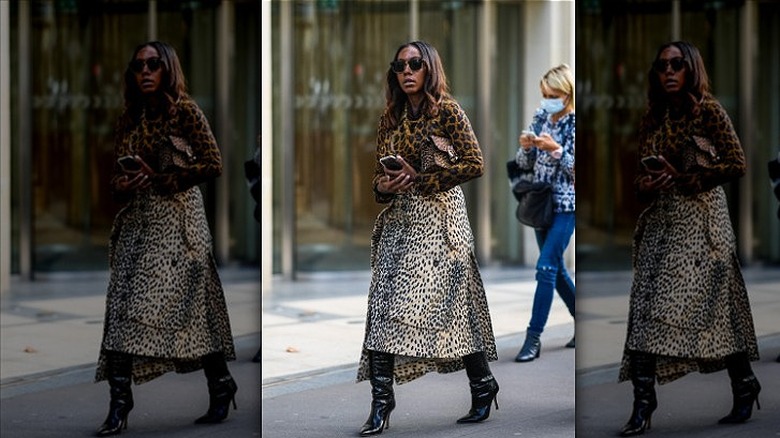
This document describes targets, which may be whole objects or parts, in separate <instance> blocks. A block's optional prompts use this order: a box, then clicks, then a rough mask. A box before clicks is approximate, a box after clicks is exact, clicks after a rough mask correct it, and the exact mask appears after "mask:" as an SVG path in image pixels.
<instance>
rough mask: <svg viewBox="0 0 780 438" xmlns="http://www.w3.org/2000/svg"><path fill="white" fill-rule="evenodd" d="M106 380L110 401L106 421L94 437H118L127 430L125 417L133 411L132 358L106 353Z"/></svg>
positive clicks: (125, 355) (120, 354)
mask: <svg viewBox="0 0 780 438" xmlns="http://www.w3.org/2000/svg"><path fill="white" fill-rule="evenodd" d="M106 361H107V364H106V367H107V370H106V371H107V374H108V376H107V380H108V385H109V387H110V394H111V401H110V402H109V405H108V415H107V416H106V421H104V422H103V424H102V425H101V426H100V428H98V430H97V433H96V434H95V436H111V435H118V434H119V433H121V432H122V429H127V415H128V414H129V413H130V411H131V410H132V409H133V391H132V389H131V388H130V385H131V383H132V377H131V374H132V357H131V356H130V355H128V354H124V353H116V352H106Z"/></svg>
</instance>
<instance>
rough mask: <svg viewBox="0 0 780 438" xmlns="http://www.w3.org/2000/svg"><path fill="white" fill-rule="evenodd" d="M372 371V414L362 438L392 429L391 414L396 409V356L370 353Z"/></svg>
mask: <svg viewBox="0 0 780 438" xmlns="http://www.w3.org/2000/svg"><path fill="white" fill-rule="evenodd" d="M368 354H369V357H368V360H369V368H370V370H371V379H370V381H371V412H370V413H369V414H368V419H367V420H366V422H365V424H363V427H361V428H360V436H369V435H378V434H380V433H382V431H383V430H384V429H385V428H386V427H390V413H391V412H392V411H393V409H395V394H394V393H393V367H394V365H395V356H393V355H392V354H390V353H382V352H379V351H369V353H368Z"/></svg>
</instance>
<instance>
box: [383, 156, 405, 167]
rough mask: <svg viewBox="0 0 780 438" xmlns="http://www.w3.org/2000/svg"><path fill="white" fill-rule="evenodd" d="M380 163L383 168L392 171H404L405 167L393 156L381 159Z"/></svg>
mask: <svg viewBox="0 0 780 438" xmlns="http://www.w3.org/2000/svg"><path fill="white" fill-rule="evenodd" d="M379 162H380V163H382V165H383V166H385V167H386V168H388V169H390V170H401V169H403V166H402V165H401V163H400V162H399V161H398V160H397V159H396V158H395V157H394V156H392V155H388V156H386V157H382V158H380V159H379Z"/></svg>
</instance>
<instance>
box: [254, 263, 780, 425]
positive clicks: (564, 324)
mask: <svg viewBox="0 0 780 438" xmlns="http://www.w3.org/2000/svg"><path fill="white" fill-rule="evenodd" d="M482 274H483V279H484V281H485V288H486V293H487V297H488V302H489V306H490V311H491V317H492V320H493V327H494V332H495V334H496V338H497V344H498V347H499V361H498V362H495V363H493V364H491V368H492V369H493V372H494V374H495V375H496V377H497V379H498V380H499V382H500V383H501V384H502V386H501V388H502V389H501V392H500V394H499V403H500V404H501V406H504V409H503V410H500V411H496V413H495V414H491V420H489V421H490V425H489V426H487V425H486V427H480V428H473V429H463V428H459V427H457V426H454V422H451V421H449V420H451V418H450V417H452V416H453V415H456V414H458V413H459V411H458V409H464V407H465V409H467V408H468V399H467V395H466V396H464V394H463V391H464V383H463V379H464V378H465V377H464V376H463V375H462V373H454V374H453V375H444V376H442V375H432V376H426V377H424V378H422V379H420V380H419V381H415V382H412V383H410V384H409V385H401V386H399V388H398V389H397V393H398V394H399V395H398V397H399V399H398V400H399V404H398V406H399V407H398V408H397V413H395V414H394V421H393V424H394V425H397V424H401V426H400V427H399V426H393V427H394V429H393V430H392V436H396V437H407V436H408V437H413V436H431V437H438V436H441V437H453V436H464V437H465V436H470V437H475V436H480V437H481V436H486V437H487V436H520V435H522V436H545V437H555V436H569V437H570V436H574V426H575V425H574V420H573V409H574V400H571V398H572V397H573V393H572V392H571V391H572V389H573V388H571V387H570V386H567V385H571V384H572V382H573V381H572V380H571V376H570V374H567V373H571V372H572V370H571V369H569V370H568V371H566V368H565V367H563V368H562V366H564V365H563V364H565V363H567V362H568V360H567V359H566V358H567V357H571V353H572V351H571V350H570V349H565V348H563V347H562V346H563V344H565V343H566V341H568V339H569V338H570V336H571V334H572V330H573V324H572V321H571V317H570V316H569V315H568V312H567V310H566V308H565V306H564V305H563V303H562V301H561V300H560V298H557V297H556V298H555V299H554V301H553V308H552V311H551V313H550V319H549V322H548V326H547V328H546V330H545V332H544V334H543V335H542V344H543V346H542V355H541V358H540V359H538V360H536V361H534V362H531V363H529V364H516V363H514V362H513V358H514V354H515V353H516V352H517V350H518V349H519V347H520V346H521V344H522V342H523V339H524V330H525V327H526V326H527V324H528V319H529V318H530V313H531V305H532V302H533V291H534V287H535V281H534V271H533V270H532V269H527V268H487V269H483V271H482ZM369 275H370V274H369V273H368V272H361V273H352V274H333V275H312V276H310V277H307V278H302V279H300V281H297V282H294V283H291V282H284V281H281V280H274V281H273V284H272V287H271V290H270V293H268V294H267V295H266V296H265V297H264V300H263V349H262V350H263V371H262V373H263V374H262V386H263V393H262V399H263V426H262V427H263V435H264V436H265V435H267V436H273V437H290V438H292V437H298V436H307V437H319V436H322V437H331V436H345V435H354V432H355V430H357V428H359V426H360V424H362V421H364V418H363V417H364V415H365V414H366V413H367V409H368V401H369V400H370V395H369V389H368V386H367V384H366V383H365V382H363V384H360V385H356V384H355V383H354V380H355V373H356V366H357V361H358V358H359V355H360V348H361V343H362V338H363V330H364V322H365V311H366V295H367V291H368V285H369V280H370V277H369ZM744 275H745V279H746V283H747V286H748V294H749V296H750V299H751V304H752V309H753V316H754V320H755V327H756V333H757V336H758V338H759V348H760V351H761V355H762V361H761V362H757V363H754V370H755V372H756V375H757V376H758V377H759V379H760V380H761V382H762V385H763V387H764V391H763V392H762V393H761V402H762V406H763V408H764V409H762V410H761V411H756V412H754V419H753V420H751V421H749V422H748V423H747V424H745V425H742V426H739V427H738V428H723V427H721V428H717V426H715V427H713V426H712V424H711V423H712V422H713V421H715V420H717V419H718V418H720V417H721V416H723V415H725V414H726V413H728V411H729V409H730V408H731V395H730V389H729V386H728V377H727V376H726V374H725V373H715V374H712V375H706V376H702V375H691V376H687V377H686V378H684V379H681V380H680V381H678V382H675V383H673V384H670V385H665V386H664V387H662V388H660V389H659V394H660V396H661V397H662V401H661V403H662V407H661V408H659V410H658V414H657V415H656V417H655V418H656V422H655V424H661V423H665V424H663V426H659V427H658V428H659V429H660V428H663V430H664V434H665V435H664V436H679V437H709V436H779V435H780V425H779V424H778V423H779V422H780V421H779V420H778V418H780V417H779V416H778V415H777V410H778V406H780V379H777V378H776V376H777V375H778V371H780V364H778V363H776V362H774V359H775V357H777V355H778V353H780V318H778V315H780V269H777V268H772V267H770V268H763V267H760V266H756V267H749V268H747V269H745V271H744ZM576 282H577V286H578V296H577V308H578V310H577V317H578V321H577V349H576V379H577V380H576V394H577V408H576V409H577V421H576V429H577V430H576V435H577V437H578V438H581V437H600V436H614V435H615V434H616V432H617V430H619V428H620V427H621V426H622V425H623V424H624V423H625V421H626V419H627V418H628V414H629V413H630V406H631V394H630V391H631V385H630V384H627V383H624V384H618V383H617V372H618V365H619V362H620V360H621V355H622V349H623V342H624V339H625V330H626V315H627V312H628V295H629V290H630V286H631V272H630V271H618V272H581V273H577V275H576ZM710 383H711V384H710ZM450 384H451V385H450ZM667 388H669V389H667ZM401 394H406V395H401ZM666 394H670V395H666ZM401 397H404V399H402V398H401ZM464 397H466V399H465V401H464ZM567 397H568V398H567ZM696 400H699V401H706V403H703V404H697V402H696ZM691 405H692V406H691ZM506 406H509V409H506ZM570 413H571V414H572V415H569V414H570ZM689 413H690V414H689ZM675 414H677V416H675ZM398 417H400V421H396V420H395V418H398ZM670 418H673V419H674V421H669V419H670ZM450 423H453V424H450ZM744 433H746V435H745V434H744Z"/></svg>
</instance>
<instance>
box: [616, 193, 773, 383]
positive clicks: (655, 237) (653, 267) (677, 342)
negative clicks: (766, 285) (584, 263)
mask: <svg viewBox="0 0 780 438" xmlns="http://www.w3.org/2000/svg"><path fill="white" fill-rule="evenodd" d="M633 245H634V246H633V252H634V256H633V263H634V279H633V285H632V287H631V299H630V307H629V319H628V331H627V336H626V344H625V350H626V352H625V353H624V355H623V361H622V366H621V370H620V377H619V381H624V380H628V379H630V377H631V370H630V363H629V360H628V357H629V354H628V350H633V351H641V352H646V353H653V354H655V355H657V364H656V377H657V379H658V382H659V383H661V384H663V383H668V382H671V381H673V380H675V379H678V378H680V377H682V376H684V375H685V374H687V373H690V372H694V371H699V372H702V373H709V372H715V371H719V370H722V369H724V368H725V362H724V358H725V356H727V355H729V354H732V353H736V352H746V353H747V354H748V357H749V358H750V360H758V346H757V343H756V335H755V329H754V327H753V317H752V314H751V311H750V302H749V300H748V295H747V290H746V289H745V282H744V280H743V278H742V272H741V270H740V265H739V260H738V259H737V254H736V238H735V236H734V231H733V229H732V226H731V220H730V219H729V214H728V206H727V203H726V195H725V192H724V191H723V188H722V187H716V188H715V189H712V190H710V191H707V192H703V193H699V194H696V195H693V196H683V195H680V194H677V193H674V192H672V193H670V194H665V195H661V197H660V198H659V199H658V200H656V201H655V202H654V203H653V204H652V205H651V206H650V207H648V208H647V209H646V210H645V211H644V212H643V213H642V215H641V216H640V218H639V221H638V223H637V228H636V231H635V234H634V243H633Z"/></svg>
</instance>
